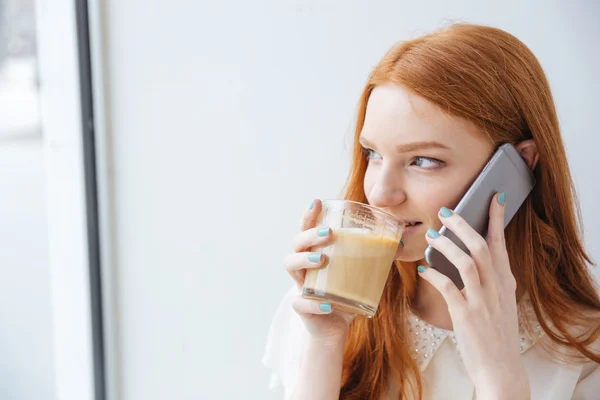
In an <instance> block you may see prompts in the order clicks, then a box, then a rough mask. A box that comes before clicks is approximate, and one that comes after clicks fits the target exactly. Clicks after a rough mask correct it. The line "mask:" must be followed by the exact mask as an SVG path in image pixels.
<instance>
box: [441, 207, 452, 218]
mask: <svg viewBox="0 0 600 400" xmlns="http://www.w3.org/2000/svg"><path fill="white" fill-rule="evenodd" d="M440 214H442V217H444V218H448V217H451V216H452V214H454V213H453V212H452V210H450V209H448V208H446V207H442V208H440Z"/></svg>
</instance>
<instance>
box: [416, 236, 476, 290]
mask: <svg viewBox="0 0 600 400" xmlns="http://www.w3.org/2000/svg"><path fill="white" fill-rule="evenodd" d="M425 237H426V239H427V242H428V243H429V245H430V246H431V247H433V248H434V249H436V250H438V251H439V252H440V253H442V254H443V255H444V256H446V258H447V259H448V261H450V262H451V263H452V264H454V266H455V267H456V269H458V272H459V273H460V277H461V279H462V281H463V283H464V284H465V287H464V290H465V291H466V293H468V297H470V298H477V297H480V296H481V293H482V289H481V280H480V277H479V272H478V271H477V265H476V264H475V260H473V258H471V257H470V256H469V255H468V254H467V253H465V252H464V251H462V250H461V249H460V248H459V247H458V246H457V245H456V244H455V243H454V242H453V241H452V240H450V239H448V238H447V237H445V236H440V234H439V233H438V232H437V231H435V230H433V229H431V228H430V229H429V230H428V231H427V235H425ZM436 272H438V271H437V270H436ZM438 273H439V272H438ZM443 276H445V275H443ZM454 287H456V285H454Z"/></svg>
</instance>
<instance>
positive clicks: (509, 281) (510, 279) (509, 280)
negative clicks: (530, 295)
mask: <svg viewBox="0 0 600 400" xmlns="http://www.w3.org/2000/svg"><path fill="white" fill-rule="evenodd" d="M504 287H505V288H506V290H507V291H509V292H510V293H516V291H517V280H516V279H515V277H514V276H513V275H512V274H510V275H509V276H507V277H506V279H505V280H504Z"/></svg>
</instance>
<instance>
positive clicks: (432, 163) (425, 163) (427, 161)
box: [413, 157, 444, 169]
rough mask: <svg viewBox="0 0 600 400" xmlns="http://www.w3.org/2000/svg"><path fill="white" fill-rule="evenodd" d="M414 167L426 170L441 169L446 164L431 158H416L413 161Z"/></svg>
mask: <svg viewBox="0 0 600 400" xmlns="http://www.w3.org/2000/svg"><path fill="white" fill-rule="evenodd" d="M413 163H414V165H416V166H417V167H421V168H425V169H433V168H436V167H439V166H441V165H443V164H444V162H443V161H441V160H438V159H436V158H430V157H415V160H414V161H413Z"/></svg>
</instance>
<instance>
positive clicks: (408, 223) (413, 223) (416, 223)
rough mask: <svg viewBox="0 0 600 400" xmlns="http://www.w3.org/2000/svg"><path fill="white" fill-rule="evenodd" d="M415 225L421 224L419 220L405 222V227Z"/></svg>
mask: <svg viewBox="0 0 600 400" xmlns="http://www.w3.org/2000/svg"><path fill="white" fill-rule="evenodd" d="M417 225H421V222H418V221H416V222H407V223H406V227H409V226H417Z"/></svg>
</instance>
